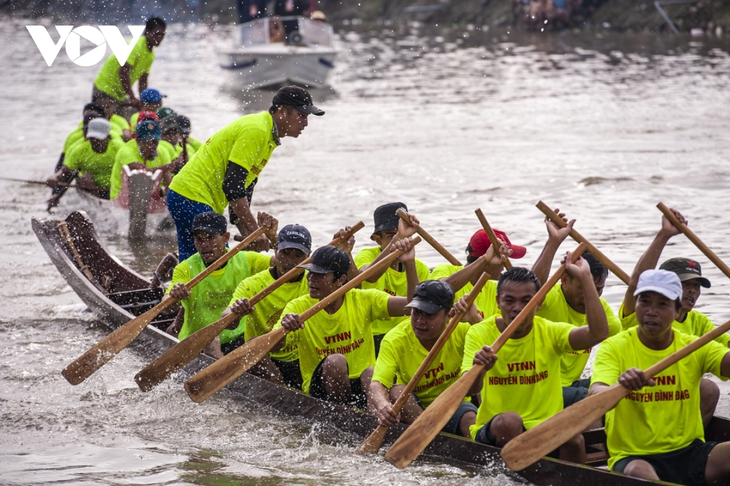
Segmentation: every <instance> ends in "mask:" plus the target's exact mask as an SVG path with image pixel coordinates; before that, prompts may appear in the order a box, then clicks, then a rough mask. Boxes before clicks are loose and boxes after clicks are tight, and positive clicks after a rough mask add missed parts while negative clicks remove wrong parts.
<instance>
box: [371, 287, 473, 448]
mask: <svg viewBox="0 0 730 486" xmlns="http://www.w3.org/2000/svg"><path fill="white" fill-rule="evenodd" d="M453 305H454V290H453V289H452V288H451V286H450V285H449V284H447V283H446V282H443V281H441V280H426V281H424V282H421V283H419V284H418V286H417V287H416V289H415V291H414V292H413V300H411V301H410V302H409V303H408V305H406V307H409V308H410V309H411V318H410V319H407V320H404V321H403V322H401V323H400V324H398V325H397V326H395V328H393V330H392V331H390V332H389V333H388V334H387V335H386V336H385V339H383V342H382V344H381V347H380V354H379V355H378V360H377V362H376V363H375V371H374V372H373V379H372V382H371V383H370V398H371V401H372V403H373V406H374V407H375V409H376V410H377V414H378V421H379V422H380V425H384V426H386V427H392V426H393V425H395V424H396V423H397V422H398V421H401V422H403V423H406V424H411V423H413V421H414V420H416V419H417V418H418V416H419V415H421V413H422V412H423V410H424V409H425V408H426V407H428V406H429V405H430V404H431V403H433V401H434V400H436V398H438V396H439V395H440V394H441V393H443V392H444V391H446V389H447V388H448V387H450V386H451V385H452V384H453V383H455V382H456V381H457V380H458V379H459V377H460V376H461V361H462V360H463V358H464V341H465V339H466V333H467V332H468V331H469V329H470V328H471V325H470V324H469V323H468V322H460V323H459V325H458V326H457V327H456V328H455V329H454V331H453V332H452V333H451V335H450V336H449V338H448V339H447V340H446V342H445V343H444V345H443V347H442V348H441V350H440V351H439V353H438V354H437V355H436V357H435V358H434V360H433V362H432V363H431V366H430V368H429V369H428V370H427V371H426V373H425V374H424V375H423V376H422V377H421V379H420V380H419V382H418V384H417V385H416V388H415V390H414V393H413V395H412V396H410V397H408V400H407V401H406V403H405V405H404V406H403V409H402V410H401V413H400V419H399V417H398V415H397V414H396V413H395V412H394V411H393V406H392V405H391V404H392V403H395V401H396V400H398V397H399V396H400V395H401V393H402V392H403V389H404V388H405V386H406V385H407V384H408V383H409V382H410V381H411V378H413V376H414V375H415V374H416V370H418V368H419V367H420V366H421V363H423V361H424V360H425V359H426V356H427V355H428V353H429V352H430V351H431V349H432V348H433V346H434V345H435V344H436V341H438V339H439V337H441V334H442V333H443V332H444V329H446V325H447V324H448V322H449V316H450V311H451V308H452V307H453ZM476 418H477V407H476V406H475V405H474V404H473V403H471V398H470V397H467V398H466V399H465V400H464V401H463V402H462V403H461V405H460V406H459V408H458V410H457V411H456V413H454V415H453V416H452V417H451V420H449V422H448V423H447V424H446V426H445V427H444V428H443V431H444V432H448V433H450V434H460V435H462V436H464V437H470V434H469V427H470V426H472V425H474V423H476Z"/></svg>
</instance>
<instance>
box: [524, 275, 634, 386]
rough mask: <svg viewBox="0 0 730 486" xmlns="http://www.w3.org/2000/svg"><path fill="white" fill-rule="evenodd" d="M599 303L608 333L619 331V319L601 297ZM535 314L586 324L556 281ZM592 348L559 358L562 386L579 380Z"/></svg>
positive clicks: (575, 324)
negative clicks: (603, 313)
mask: <svg viewBox="0 0 730 486" xmlns="http://www.w3.org/2000/svg"><path fill="white" fill-rule="evenodd" d="M601 305H602V306H603V311H604V312H605V313H606V320H607V321H608V335H609V336H613V335H615V334H617V333H619V332H620V331H621V320H620V319H619V318H618V317H616V314H614V313H613V309H611V306H610V305H608V302H606V299H604V298H603V297H601ZM537 315H538V316H540V317H542V318H544V319H547V320H548V321H553V322H567V323H568V324H572V325H573V326H575V327H580V326H587V325H588V321H587V320H586V315H585V314H581V313H580V312H578V311H577V310H575V309H573V308H572V307H571V306H570V304H568V301H567V300H566V299H565V294H564V293H563V288H562V287H561V285H560V283H557V284H555V285H554V286H553V288H552V289H550V292H548V294H547V295H546V296H545V300H543V301H542V304H541V305H540V309H539V310H538V311H537ZM592 349H593V348H588V349H584V350H582V351H570V352H568V353H566V354H564V355H563V356H562V358H561V359H560V373H561V374H562V377H563V378H562V380H563V386H570V385H571V384H572V383H573V382H574V381H576V380H580V377H581V375H582V374H583V370H584V369H585V367H586V364H587V363H588V358H589V357H590V355H591V350H592Z"/></svg>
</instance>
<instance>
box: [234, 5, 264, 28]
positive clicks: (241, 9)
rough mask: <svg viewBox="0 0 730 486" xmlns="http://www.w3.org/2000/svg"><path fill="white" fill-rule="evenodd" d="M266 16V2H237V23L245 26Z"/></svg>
mask: <svg viewBox="0 0 730 486" xmlns="http://www.w3.org/2000/svg"><path fill="white" fill-rule="evenodd" d="M265 14H266V0H238V23H239V24H245V23H246V22H250V21H252V20H254V19H259V18H261V17H263V16H264V15H265Z"/></svg>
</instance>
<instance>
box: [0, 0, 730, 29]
mask: <svg viewBox="0 0 730 486" xmlns="http://www.w3.org/2000/svg"><path fill="white" fill-rule="evenodd" d="M524 1H527V0H524ZM116 3H117V5H116V7H115V8H114V7H112V8H110V7H109V6H108V5H109V3H107V4H106V5H105V6H100V5H99V3H98V2H75V3H70V2H63V1H61V0H28V1H20V0H4V1H3V0H0V12H2V13H3V14H5V15H9V16H12V17H47V16H50V17H52V18H54V19H57V20H58V19H63V20H69V19H74V20H78V19H84V20H85V21H86V20H94V21H97V22H101V21H105V22H124V21H129V20H136V19H138V18H140V17H141V18H145V17H146V16H149V15H153V14H158V15H162V16H164V17H165V18H167V19H170V20H173V21H190V20H198V19H203V20H207V21H210V22H216V23H217V22H223V23H229V22H233V21H234V19H235V17H236V9H235V5H236V1H235V0H208V1H203V0H160V1H158V2H152V1H146V0H118V2H116ZM574 3H580V4H581V5H580V6H577V7H575V8H573V9H572V12H571V15H570V18H569V19H565V21H561V20H559V19H558V21H556V22H552V23H551V22H548V23H547V24H545V23H544V21H540V22H534V21H529V20H526V17H525V14H526V13H527V15H528V16H529V13H530V12H529V9H530V7H529V5H526V6H520V5H517V6H515V3H514V2H513V0H450V1H444V0H367V1H363V2H342V1H340V0H319V1H318V2H317V4H318V8H319V9H321V10H323V11H324V12H325V13H326V14H327V16H328V17H329V19H330V20H331V21H332V23H333V24H334V25H335V26H345V25H348V24H352V23H353V22H355V23H362V24H383V23H385V24H393V23H405V22H409V21H418V22H421V23H423V24H426V25H433V26H436V25H439V26H445V27H451V26H474V27H475V28H477V29H490V28H515V29H532V30H538V31H540V30H548V31H549V30H564V29H594V30H601V31H607V30H608V31H616V32H657V33H663V32H666V33H670V34H671V33H672V32H673V29H672V28H671V26H670V25H669V24H668V23H667V21H666V20H665V18H664V17H663V16H662V15H661V13H660V12H659V10H658V9H657V8H655V6H654V2H653V1H651V0H641V1H637V0H582V1H581V0H574ZM593 5H598V6H597V7H593ZM662 8H663V10H664V12H665V14H666V16H667V18H668V19H669V20H670V21H671V22H672V24H673V25H674V26H675V27H676V30H677V31H678V32H685V33H690V32H691V33H693V34H694V35H701V34H709V35H723V34H724V33H730V2H727V1H726V0H697V1H694V2H692V3H686V4H679V5H664V6H663V7H662ZM551 19H552V17H551Z"/></svg>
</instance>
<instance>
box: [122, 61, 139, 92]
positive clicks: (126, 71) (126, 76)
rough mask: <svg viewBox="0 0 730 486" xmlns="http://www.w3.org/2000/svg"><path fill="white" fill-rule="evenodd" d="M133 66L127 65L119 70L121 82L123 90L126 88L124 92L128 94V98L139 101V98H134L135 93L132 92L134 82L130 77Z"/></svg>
mask: <svg viewBox="0 0 730 486" xmlns="http://www.w3.org/2000/svg"><path fill="white" fill-rule="evenodd" d="M132 67H133V66H132V65H131V64H129V63H125V64H124V66H122V67H120V68H119V81H121V83H122V88H124V92H125V93H127V96H129V98H130V99H131V100H132V101H135V100H137V97H136V96H134V91H133V90H132V80H131V77H130V74H131V72H132Z"/></svg>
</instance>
